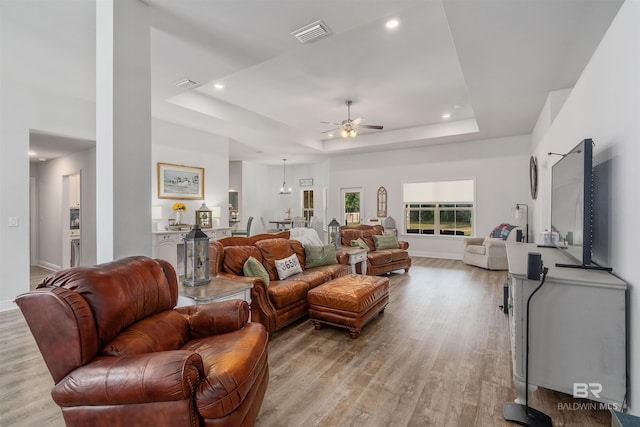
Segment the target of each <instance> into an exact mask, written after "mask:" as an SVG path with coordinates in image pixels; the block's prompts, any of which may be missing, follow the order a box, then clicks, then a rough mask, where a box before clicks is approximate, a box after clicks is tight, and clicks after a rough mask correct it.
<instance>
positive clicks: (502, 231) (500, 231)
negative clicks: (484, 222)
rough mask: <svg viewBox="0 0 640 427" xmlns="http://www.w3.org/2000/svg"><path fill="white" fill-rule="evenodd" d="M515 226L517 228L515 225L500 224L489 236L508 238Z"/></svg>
mask: <svg viewBox="0 0 640 427" xmlns="http://www.w3.org/2000/svg"><path fill="white" fill-rule="evenodd" d="M514 228H516V226H515V225H511V224H500V225H499V226H497V227H496V228H494V229H493V231H492V232H491V234H490V235H489V237H492V238H494V239H502V240H507V238H508V237H509V233H511V230H513V229H514Z"/></svg>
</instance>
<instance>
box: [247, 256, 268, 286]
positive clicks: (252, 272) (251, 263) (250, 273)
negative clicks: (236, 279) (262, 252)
mask: <svg viewBox="0 0 640 427" xmlns="http://www.w3.org/2000/svg"><path fill="white" fill-rule="evenodd" d="M242 272H243V273H244V275H245V276H246V277H259V278H260V279H262V281H263V282H264V284H265V285H267V286H269V273H267V270H265V268H264V265H262V263H261V262H260V261H258V260H257V259H255V258H254V257H252V256H250V257H249V258H248V259H247V260H246V261H245V263H244V265H243V266H242Z"/></svg>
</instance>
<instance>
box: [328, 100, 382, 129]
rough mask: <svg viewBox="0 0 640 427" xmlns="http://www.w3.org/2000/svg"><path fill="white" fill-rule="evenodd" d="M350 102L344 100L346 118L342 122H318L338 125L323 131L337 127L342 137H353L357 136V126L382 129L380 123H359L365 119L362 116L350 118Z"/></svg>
mask: <svg viewBox="0 0 640 427" xmlns="http://www.w3.org/2000/svg"><path fill="white" fill-rule="evenodd" d="M351 103H352V101H351V100H347V101H345V105H346V106H347V119H346V120H343V121H342V123H333V122H320V123H326V124H330V125H334V126H340V127H338V128H334V129H329V130H327V131H324V132H323V133H327V132H332V131H334V130H338V129H339V130H340V136H341V137H343V138H355V137H356V136H358V128H365V129H376V130H382V129H383V126H381V125H363V124H361V123H362V122H364V120H365V119H363V118H362V117H358V118H357V119H353V120H351Z"/></svg>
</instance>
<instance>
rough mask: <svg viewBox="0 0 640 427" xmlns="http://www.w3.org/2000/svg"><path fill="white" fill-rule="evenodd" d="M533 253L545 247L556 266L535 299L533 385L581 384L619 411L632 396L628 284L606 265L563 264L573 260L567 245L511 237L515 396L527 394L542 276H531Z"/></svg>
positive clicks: (581, 389)
mask: <svg viewBox="0 0 640 427" xmlns="http://www.w3.org/2000/svg"><path fill="white" fill-rule="evenodd" d="M529 252H538V253H540V254H541V255H542V261H543V263H544V266H545V267H548V268H549V272H548V274H547V279H546V282H545V284H544V286H543V287H542V288H541V289H540V290H539V291H538V292H537V293H536V294H535V295H534V296H533V298H532V299H531V304H530V310H531V313H530V322H531V325H530V328H529V329H530V330H529V333H530V335H531V336H530V342H529V385H530V388H529V390H530V391H533V390H535V388H536V386H540V387H544V388H548V389H552V390H556V391H560V392H563V393H567V394H570V395H573V394H574V390H576V391H577V392H578V393H577V395H578V397H587V396H584V395H585V394H587V395H588V398H589V399H591V400H594V401H598V402H603V403H606V404H609V405H611V407H612V408H615V409H618V410H619V409H620V408H622V404H623V402H624V400H625V395H626V354H627V351H626V348H627V346H626V326H625V325H626V314H625V307H626V290H627V284H626V283H625V282H623V281H622V280H620V279H618V278H617V277H616V276H614V275H613V274H611V273H608V272H606V271H598V270H584V269H576V268H563V267H556V263H565V264H567V263H572V261H571V259H570V258H569V256H568V255H567V254H566V253H564V251H563V250H562V249H557V248H542V247H537V246H536V245H535V244H525V243H507V258H508V261H509V279H508V280H509V326H510V332H511V354H512V362H513V379H514V384H515V386H516V388H517V389H518V398H517V399H516V402H517V403H524V396H525V394H524V393H525V352H526V320H527V313H526V309H527V299H528V297H529V295H530V294H531V292H533V290H534V289H535V288H536V287H537V286H538V284H539V283H540V282H539V281H533V280H528V279H527V258H528V253H529ZM574 384H577V385H576V386H574ZM531 386H533V389H532V388H531ZM574 387H576V388H574Z"/></svg>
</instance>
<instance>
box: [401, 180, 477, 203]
mask: <svg viewBox="0 0 640 427" xmlns="http://www.w3.org/2000/svg"><path fill="white" fill-rule="evenodd" d="M402 200H403V202H404V203H411V202H423V203H424V202H434V203H453V202H473V200H474V197H473V180H470V179H469V180H458V181H433V182H408V183H405V184H403V186H402Z"/></svg>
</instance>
